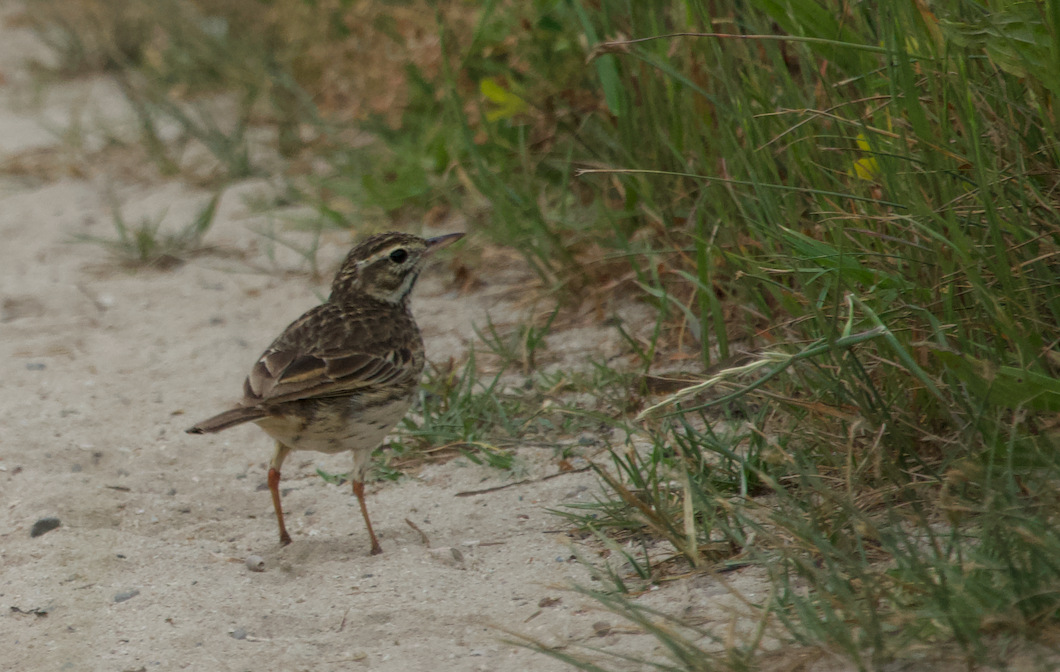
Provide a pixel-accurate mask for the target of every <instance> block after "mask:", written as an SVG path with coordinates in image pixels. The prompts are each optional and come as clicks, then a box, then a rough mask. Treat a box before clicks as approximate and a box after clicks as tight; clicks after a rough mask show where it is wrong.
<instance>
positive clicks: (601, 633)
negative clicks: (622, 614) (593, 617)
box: [593, 621, 611, 637]
mask: <svg viewBox="0 0 1060 672" xmlns="http://www.w3.org/2000/svg"><path fill="white" fill-rule="evenodd" d="M610 632H611V624H610V623H608V622H607V621H597V622H596V623H593V633H595V634H596V636H597V637H606V636H607V635H608V634H609V633H610Z"/></svg>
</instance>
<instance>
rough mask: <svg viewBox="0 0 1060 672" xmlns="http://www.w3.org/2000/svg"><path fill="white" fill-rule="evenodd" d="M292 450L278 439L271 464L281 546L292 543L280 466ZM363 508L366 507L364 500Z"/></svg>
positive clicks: (273, 500)
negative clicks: (286, 522)
mask: <svg viewBox="0 0 1060 672" xmlns="http://www.w3.org/2000/svg"><path fill="white" fill-rule="evenodd" d="M290 452H291V449H290V448H288V447H287V446H285V445H283V444H282V443H280V442H279V441H277V442H276V453H275V454H273V456H272V462H271V463H270V465H269V492H271V493H272V508H274V509H276V522H277V523H279V524H280V546H286V545H287V544H289V543H291V535H289V534H287V528H286V527H284V524H283V507H282V506H281V505H280V466H281V465H282V464H283V461H284V459H285V458H286V457H287V454H288V453H290ZM361 508H362V509H363V508H364V502H363V501H362V502H361Z"/></svg>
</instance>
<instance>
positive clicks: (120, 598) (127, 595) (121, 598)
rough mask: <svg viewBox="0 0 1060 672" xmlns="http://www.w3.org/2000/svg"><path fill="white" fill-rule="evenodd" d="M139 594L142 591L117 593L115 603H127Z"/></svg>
mask: <svg viewBox="0 0 1060 672" xmlns="http://www.w3.org/2000/svg"><path fill="white" fill-rule="evenodd" d="M139 594H140V591H138V590H136V589H135V588H133V589H132V590H123V591H122V592H120V593H115V594H114V601H115V602H125V601H126V600H131V599H132V598H134V597H136V596H137V595H139Z"/></svg>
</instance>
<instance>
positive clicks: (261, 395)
mask: <svg viewBox="0 0 1060 672" xmlns="http://www.w3.org/2000/svg"><path fill="white" fill-rule="evenodd" d="M352 310H353V309H350V308H338V307H336V306H333V305H328V304H325V305H323V306H318V307H317V308H315V309H313V310H311V311H309V312H308V313H306V314H305V315H304V316H302V317H301V318H299V319H298V320H296V321H295V322H294V323H292V324H291V325H290V326H289V327H288V328H287V329H286V330H285V331H284V333H283V334H281V335H280V337H279V338H277V339H276V340H275V341H274V342H273V344H272V345H271V346H269V348H268V349H267V350H266V351H265V352H264V353H262V355H261V357H259V358H258V361H257V362H256V363H255V364H254V367H253V368H252V369H251V371H250V375H249V376H247V379H246V381H245V382H244V383H243V394H244V399H243V404H244V405H245V406H253V405H258V404H262V403H266V404H277V403H282V402H285V401H294V400H297V399H308V398H321V397H332V396H341V395H344V394H350V393H351V392H357V391H358V390H364V391H368V390H369V389H371V388H377V387H379V386H389V385H391V384H395V383H396V384H400V383H401V382H402V381H409V380H414V379H415V378H416V377H418V376H419V373H420V371H421V370H422V369H423V348H422V345H421V344H420V342H419V338H418V331H417V332H416V333H417V338H416V340H415V342H414V343H411V344H410V343H409V342H408V339H407V338H399V337H398V336H399V335H400V334H401V333H405V334H407V333H408V329H413V330H415V325H414V323H412V321H411V317H408V316H407V314H405V313H401V314H399V315H394V313H393V312H392V311H383V312H373V311H371V310H369V309H367V308H363V307H362V308H361V309H360V310H359V311H353V312H352V313H351V311H352ZM410 345H412V346H414V347H412V348H410V347H409V346H410Z"/></svg>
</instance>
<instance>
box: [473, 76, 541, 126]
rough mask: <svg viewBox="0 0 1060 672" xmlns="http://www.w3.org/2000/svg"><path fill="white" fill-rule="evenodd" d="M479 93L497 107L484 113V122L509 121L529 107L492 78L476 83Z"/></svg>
mask: <svg viewBox="0 0 1060 672" xmlns="http://www.w3.org/2000/svg"><path fill="white" fill-rule="evenodd" d="M478 89H479V92H481V93H482V95H483V96H485V97H486V100H488V101H490V102H491V103H494V104H496V105H497V108H496V109H494V110H490V111H489V112H487V113H486V121H497V120H498V119H510V118H511V117H514V116H515V115H517V114H522V113H523V112H526V110H527V109H528V108H529V107H530V106H529V105H528V104H527V102H526V101H525V100H523V99H522V98H520V97H519V96H517V95H516V94H514V93H512V92H511V91H509V90H508V89H506V88H504V87H503V86H501V85H500V84H498V83H497V80H495V79H493V78H492V77H487V78H485V79H483V80H482V81H480V82H479V83H478Z"/></svg>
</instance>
